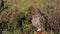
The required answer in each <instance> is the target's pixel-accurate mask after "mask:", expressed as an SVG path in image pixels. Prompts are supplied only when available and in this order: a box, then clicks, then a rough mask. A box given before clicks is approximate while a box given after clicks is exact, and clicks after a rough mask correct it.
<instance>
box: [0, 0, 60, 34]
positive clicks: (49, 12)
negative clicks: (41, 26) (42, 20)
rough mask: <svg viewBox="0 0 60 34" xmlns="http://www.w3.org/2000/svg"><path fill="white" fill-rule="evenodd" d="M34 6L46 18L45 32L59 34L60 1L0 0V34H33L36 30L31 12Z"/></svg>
mask: <svg viewBox="0 0 60 34" xmlns="http://www.w3.org/2000/svg"><path fill="white" fill-rule="evenodd" d="M35 4H37V5H38V6H39V9H40V10H41V12H42V13H43V14H44V15H45V16H46V17H47V20H48V24H49V25H48V27H46V28H47V30H48V31H45V32H46V33H47V34H53V33H54V34H60V0H0V34H33V33H34V32H35V31H36V28H35V27H33V25H32V22H31V12H32V8H33V6H34V5H35ZM49 27H50V28H49ZM51 31H52V32H51ZM50 32H51V33H50Z"/></svg>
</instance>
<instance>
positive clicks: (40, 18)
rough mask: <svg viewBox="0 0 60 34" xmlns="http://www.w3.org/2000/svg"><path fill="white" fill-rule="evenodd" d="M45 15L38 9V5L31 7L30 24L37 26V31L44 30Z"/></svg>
mask: <svg viewBox="0 0 60 34" xmlns="http://www.w3.org/2000/svg"><path fill="white" fill-rule="evenodd" d="M45 22H46V19H45V16H44V14H43V13H42V12H41V11H40V9H39V8H38V7H34V8H33V9H32V25H33V26H34V27H36V28H37V31H41V30H44V27H45V25H44V24H45Z"/></svg>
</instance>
